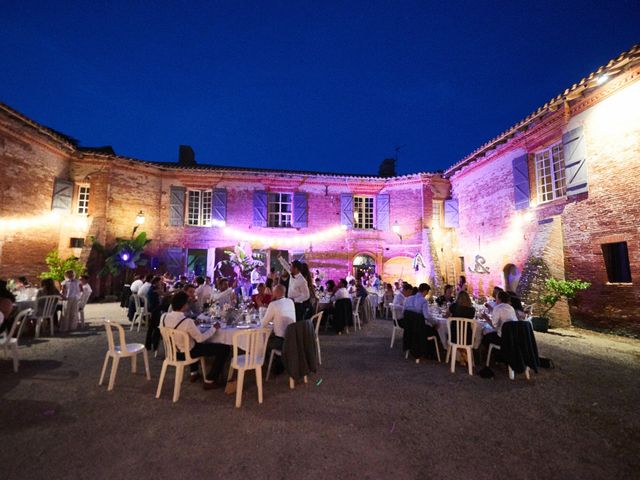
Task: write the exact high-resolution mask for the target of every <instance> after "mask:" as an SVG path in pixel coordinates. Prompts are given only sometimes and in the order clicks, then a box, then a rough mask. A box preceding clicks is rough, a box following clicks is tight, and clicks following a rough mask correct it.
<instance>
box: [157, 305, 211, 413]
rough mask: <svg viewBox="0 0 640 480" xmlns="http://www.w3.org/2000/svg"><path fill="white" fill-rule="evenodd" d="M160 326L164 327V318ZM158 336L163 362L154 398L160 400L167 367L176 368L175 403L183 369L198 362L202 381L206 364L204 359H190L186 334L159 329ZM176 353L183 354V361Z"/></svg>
mask: <svg viewBox="0 0 640 480" xmlns="http://www.w3.org/2000/svg"><path fill="white" fill-rule="evenodd" d="M161 325H164V318H163V319H162V323H161ZM160 335H162V344H163V346H164V361H163V362H162V370H161V371H160V380H159V381H158V389H157V390H156V398H160V394H161V393H162V385H163V383H164V376H165V375H166V373H167V368H168V367H176V378H175V384H174V387H173V402H174V403H175V402H177V401H178V399H179V398H180V387H181V385H182V379H183V378H184V369H185V367H187V366H188V365H191V364H194V363H196V362H200V369H201V370H202V378H203V381H205V380H204V378H205V372H206V371H207V370H206V367H207V365H206V363H205V359H204V357H198V358H192V357H191V353H190V351H191V345H190V342H189V335H188V334H187V333H186V332H182V331H180V330H176V329H175V328H167V327H160ZM178 352H182V353H183V354H184V360H178Z"/></svg>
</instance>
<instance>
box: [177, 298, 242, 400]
mask: <svg viewBox="0 0 640 480" xmlns="http://www.w3.org/2000/svg"><path fill="white" fill-rule="evenodd" d="M188 302H189V296H188V295H187V293H186V292H184V291H181V292H176V294H175V295H174V296H173V299H172V300H171V308H172V309H173V311H172V312H169V313H167V315H166V317H164V326H165V327H167V328H174V329H176V330H180V331H183V332H186V333H187V335H188V336H189V348H190V352H189V353H190V354H191V357H192V358H197V357H215V360H214V362H213V367H212V368H211V371H210V372H209V374H208V375H206V374H205V372H202V375H203V378H204V382H205V383H204V388H205V390H209V389H210V388H216V387H218V386H219V383H218V378H219V377H220V373H221V372H222V369H223V368H224V365H225V362H226V361H227V357H228V356H229V352H230V348H229V346H228V345H223V344H221V343H204V342H206V341H207V340H209V339H210V338H211V337H213V335H214V334H215V333H216V330H217V329H218V328H219V327H220V324H218V323H216V324H215V325H212V326H211V327H210V328H209V329H208V330H207V331H205V332H201V331H200V329H199V328H198V327H197V326H196V324H195V323H193V320H192V319H190V318H188V317H187V316H186V315H185V313H186V311H187V309H188V308H189V307H188ZM180 353H182V355H180ZM180 356H181V357H182V358H179V359H181V360H183V359H184V352H179V357H180ZM198 364H199V362H196V363H193V364H191V365H190V368H191V381H192V382H194V381H195V380H196V379H197V375H198Z"/></svg>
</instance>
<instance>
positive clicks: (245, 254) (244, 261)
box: [216, 243, 264, 279]
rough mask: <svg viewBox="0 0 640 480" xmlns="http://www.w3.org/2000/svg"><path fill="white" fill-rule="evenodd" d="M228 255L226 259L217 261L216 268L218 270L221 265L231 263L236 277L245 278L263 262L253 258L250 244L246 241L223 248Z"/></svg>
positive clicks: (262, 264)
mask: <svg viewBox="0 0 640 480" xmlns="http://www.w3.org/2000/svg"><path fill="white" fill-rule="evenodd" d="M224 253H226V254H227V255H229V259H228V260H222V261H220V262H218V263H217V265H216V270H220V268H221V267H222V265H231V267H233V271H234V272H235V274H236V276H237V278H238V279H240V278H247V277H248V276H249V275H250V274H251V272H252V271H253V270H255V269H256V268H258V267H262V266H264V263H263V262H262V261H260V260H258V259H256V258H254V255H253V252H252V251H251V246H250V245H249V244H247V243H245V244H238V245H236V246H235V247H234V248H233V251H231V250H225V252H224Z"/></svg>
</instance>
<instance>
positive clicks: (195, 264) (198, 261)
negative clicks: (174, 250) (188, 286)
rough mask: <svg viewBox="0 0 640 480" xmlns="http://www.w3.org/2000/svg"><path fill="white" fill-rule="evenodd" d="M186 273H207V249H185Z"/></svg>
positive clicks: (193, 274) (202, 274)
mask: <svg viewBox="0 0 640 480" xmlns="http://www.w3.org/2000/svg"><path fill="white" fill-rule="evenodd" d="M187 274H188V275H189V276H194V277H199V276H202V277H204V276H206V275H207V250H206V249H203V248H190V249H188V250H187Z"/></svg>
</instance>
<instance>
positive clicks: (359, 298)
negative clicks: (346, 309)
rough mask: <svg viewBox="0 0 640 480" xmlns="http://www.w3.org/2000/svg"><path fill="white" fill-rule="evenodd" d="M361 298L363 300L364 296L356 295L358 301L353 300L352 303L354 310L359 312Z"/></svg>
mask: <svg viewBox="0 0 640 480" xmlns="http://www.w3.org/2000/svg"><path fill="white" fill-rule="evenodd" d="M360 300H362V297H356V301H355V302H354V301H353V300H352V301H351V303H352V305H353V312H354V313H357V312H359V311H360Z"/></svg>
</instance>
